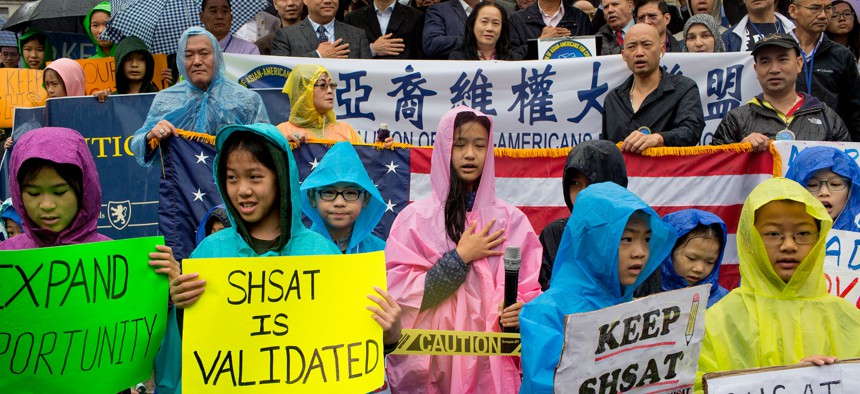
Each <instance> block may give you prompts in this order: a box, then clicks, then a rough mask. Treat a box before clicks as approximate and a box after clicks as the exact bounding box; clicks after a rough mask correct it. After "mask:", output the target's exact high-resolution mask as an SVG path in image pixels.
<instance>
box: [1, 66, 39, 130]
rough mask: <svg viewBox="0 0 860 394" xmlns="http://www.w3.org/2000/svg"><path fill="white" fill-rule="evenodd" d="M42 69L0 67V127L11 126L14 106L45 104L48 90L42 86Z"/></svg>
mask: <svg viewBox="0 0 860 394" xmlns="http://www.w3.org/2000/svg"><path fill="white" fill-rule="evenodd" d="M42 74H43V72H42V70H30V69H25V68H0V76H2V78H3V82H2V83H0V103H2V104H0V128H4V129H6V128H10V127H12V120H14V115H15V108H17V107H39V106H43V105H45V99H47V98H48V92H46V91H45V88H44V87H43V86H42Z"/></svg>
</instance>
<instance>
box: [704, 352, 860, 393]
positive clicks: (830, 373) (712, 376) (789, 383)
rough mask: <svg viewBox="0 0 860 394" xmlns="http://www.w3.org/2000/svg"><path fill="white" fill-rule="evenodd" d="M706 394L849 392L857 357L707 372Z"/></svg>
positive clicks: (859, 378)
mask: <svg viewBox="0 0 860 394" xmlns="http://www.w3.org/2000/svg"><path fill="white" fill-rule="evenodd" d="M703 385H704V387H705V393H707V394H752V393H755V394H759V393H766V394H772V393H773V394H819V393H821V394H843V393H844V394H849V393H856V392H857V389H858V387H860V360H857V359H855V360H845V361H841V362H838V363H836V364H833V365H826V366H822V367H819V366H814V365H812V366H809V365H807V366H801V365H792V366H785V367H770V368H756V369H749V370H742V371H732V372H720V373H709V374H706V375H705V377H704V384H703Z"/></svg>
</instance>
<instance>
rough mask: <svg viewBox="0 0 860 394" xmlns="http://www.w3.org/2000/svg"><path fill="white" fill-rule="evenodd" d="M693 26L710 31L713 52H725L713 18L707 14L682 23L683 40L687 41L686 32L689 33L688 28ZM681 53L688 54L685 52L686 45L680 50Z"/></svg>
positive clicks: (718, 28)
mask: <svg viewBox="0 0 860 394" xmlns="http://www.w3.org/2000/svg"><path fill="white" fill-rule="evenodd" d="M693 25H703V26H705V28H707V29H708V30H710V31H711V35H713V36H714V52H715V53H716V52H725V49H723V40H722V38H721V34H720V26H719V25H718V24H717V22H716V21H715V20H714V17H713V16H711V15H708V14H696V15H693V16H691V17H690V19H687V23H684V35H683V39H684V40H685V41H686V40H687V32H689V31H690V27H691V26H693ZM682 51H683V52H689V51H688V50H687V45H686V43H685V44H684V45H683V48H682Z"/></svg>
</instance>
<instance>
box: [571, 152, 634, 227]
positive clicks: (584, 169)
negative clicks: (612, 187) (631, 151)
mask: <svg viewBox="0 0 860 394" xmlns="http://www.w3.org/2000/svg"><path fill="white" fill-rule="evenodd" d="M573 170H576V171H579V172H580V173H582V175H584V176H585V179H588V183H589V184H595V183H602V182H615V183H617V184H619V185H621V186H623V187H627V166H626V165H625V164H624V156H622V155H621V149H618V146H617V145H615V144H613V143H612V142H610V141H607V140H589V141H584V142H581V143H579V144H576V146H575V147H574V148H573V149H571V150H570V153H569V154H568V155H567V160H566V161H565V162H564V178H563V179H562V181H561V183H562V189H561V192H562V194H563V195H564V202H565V204H567V209H569V210H571V211H572V210H573V203H572V202H571V201H570V193H568V190H570V184H571V182H572V181H573V179H572V178H573V174H574V173H573Z"/></svg>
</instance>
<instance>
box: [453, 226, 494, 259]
mask: <svg viewBox="0 0 860 394" xmlns="http://www.w3.org/2000/svg"><path fill="white" fill-rule="evenodd" d="M494 224H496V219H493V220H490V222H489V223H487V225H486V226H485V227H484V228H483V229H481V231H478V232H475V230H476V229H477V227H478V223H477V222H472V224H470V225H469V227H468V228H467V229H466V230H465V231H463V235H461V236H460V242H458V243H457V254H459V255H460V258H461V259H463V262H464V263H466V264H471V263H472V262H473V261H475V260H479V259H482V258H484V257H488V256H501V255H502V254H504V252H501V251H497V250H493V249H495V248H496V247H497V246H499V245H501V244H502V242H505V237H504V236H502V234H504V233H505V229H503V228H501V229H499V230H498V231H496V232H494V233H492V234H489V235H487V234H488V233H489V232H490V229H491V228H493V225H494Z"/></svg>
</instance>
